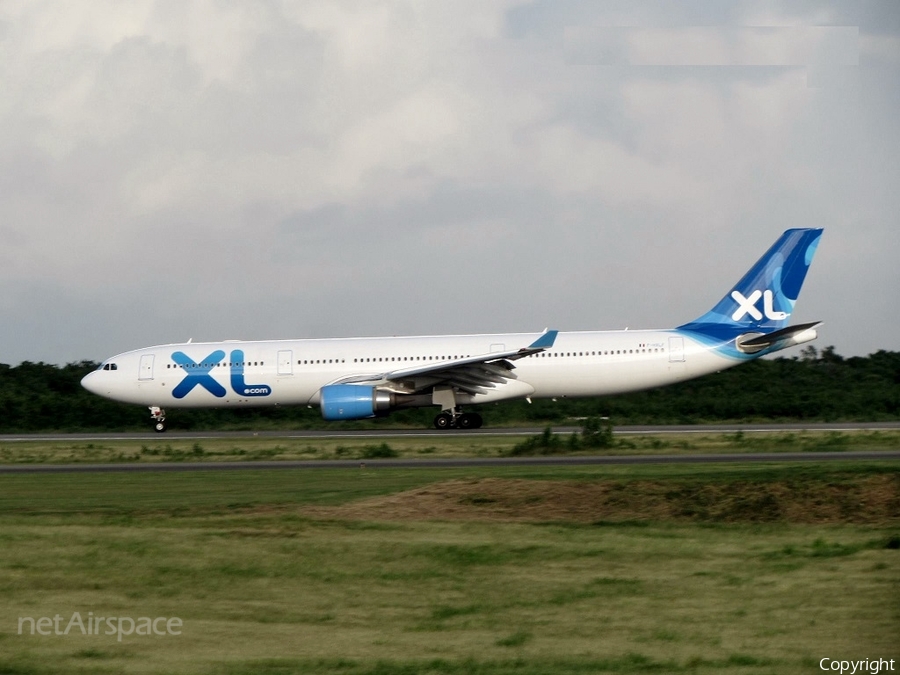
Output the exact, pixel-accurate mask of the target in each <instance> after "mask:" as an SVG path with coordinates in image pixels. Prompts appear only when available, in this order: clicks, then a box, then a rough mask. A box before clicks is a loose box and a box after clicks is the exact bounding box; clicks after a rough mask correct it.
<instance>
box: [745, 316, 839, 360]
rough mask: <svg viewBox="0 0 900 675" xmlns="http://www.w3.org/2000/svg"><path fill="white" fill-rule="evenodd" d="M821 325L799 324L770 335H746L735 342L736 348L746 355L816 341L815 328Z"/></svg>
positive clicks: (819, 322) (817, 323)
mask: <svg viewBox="0 0 900 675" xmlns="http://www.w3.org/2000/svg"><path fill="white" fill-rule="evenodd" d="M821 324H822V322H821V321H813V322H812V323H801V324H798V325H796V326H788V327H787V328H782V329H781V330H776V331H774V332H772V333H766V334H765V335H759V334H758V333H746V334H745V335H743V336H741V337H738V338H737V340H735V343H736V344H737V348H738V349H740V350H741V351H742V352H745V353H747V354H754V353H756V352H761V351H762V350H763V349H771V348H774V349H784V348H785V347H793V346H794V345H799V344H803V343H804V342H809V341H810V340H815V339H816V337H817V336H816V331H815V328H816V327H817V326H820V325H821Z"/></svg>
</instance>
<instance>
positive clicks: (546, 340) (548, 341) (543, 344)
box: [526, 330, 559, 350]
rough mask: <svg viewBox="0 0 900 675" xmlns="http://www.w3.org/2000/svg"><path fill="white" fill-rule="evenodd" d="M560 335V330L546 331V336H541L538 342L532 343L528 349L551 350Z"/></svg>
mask: <svg viewBox="0 0 900 675" xmlns="http://www.w3.org/2000/svg"><path fill="white" fill-rule="evenodd" d="M558 334H559V331H558V330H548V331H544V334H543V335H541V336H540V337H539V338H538V339H537V340H535V341H534V342H532V343H531V344H530V345H528V347H526V349H529V350H531V349H550V347H552V346H553V343H554V342H556V336H557V335H558Z"/></svg>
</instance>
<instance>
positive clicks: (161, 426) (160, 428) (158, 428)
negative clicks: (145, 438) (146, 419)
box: [153, 420, 166, 434]
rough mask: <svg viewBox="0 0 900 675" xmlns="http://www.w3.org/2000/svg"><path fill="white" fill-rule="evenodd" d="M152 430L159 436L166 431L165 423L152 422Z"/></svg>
mask: <svg viewBox="0 0 900 675" xmlns="http://www.w3.org/2000/svg"><path fill="white" fill-rule="evenodd" d="M153 428H154V429H155V430H156V433H158V434H161V433H162V432H164V431H165V430H166V423H165V422H163V421H162V420H160V421H159V422H154V424H153Z"/></svg>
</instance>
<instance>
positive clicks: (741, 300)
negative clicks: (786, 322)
mask: <svg viewBox="0 0 900 675" xmlns="http://www.w3.org/2000/svg"><path fill="white" fill-rule="evenodd" d="M731 297H732V298H733V299H734V301H735V302H736V303H737V304H738V308H737V309H736V310H735V312H734V314H732V315H731V320H732V321H740V320H741V319H743V318H744V317H745V316H746V315H747V314H749V315H750V316H751V318H752V319H753V320H754V321H762V318H763V313H765V315H766V318H767V319H769V320H770V321H781V320H782V319H786V318H787V316H788V315H787V312H778V311H776V310H775V294H774V293H773V292H772V291H766V292H765V293H763V292H762V291H753V292H752V293H751V294H750V297H749V298H745V297H744V295H743V293H741V292H740V291H732V292H731ZM760 298H762V299H763V311H762V312H760V311H759V309H757V307H756V303H757V302H759V299H760Z"/></svg>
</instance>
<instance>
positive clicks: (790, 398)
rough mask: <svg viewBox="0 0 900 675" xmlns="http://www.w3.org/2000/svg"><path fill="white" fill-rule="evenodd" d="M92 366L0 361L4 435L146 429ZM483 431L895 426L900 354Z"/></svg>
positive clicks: (287, 424)
mask: <svg viewBox="0 0 900 675" xmlns="http://www.w3.org/2000/svg"><path fill="white" fill-rule="evenodd" d="M97 365H98V364H96V363H94V362H91V361H81V362H79V363H70V364H67V365H65V366H56V365H52V364H46V363H31V362H27V361H26V362H23V363H21V364H20V365H18V366H8V365H4V364H0V433H18V432H36V431H52V430H58V431H128V430H144V429H147V428H149V425H150V418H149V413H148V411H147V409H146V408H143V407H141V406H135V405H124V404H120V403H115V402H113V401H108V400H106V399H103V398H99V397H97V396H94V395H93V394H90V393H88V392H87V391H85V390H84V389H82V388H81V386H80V381H81V378H82V377H84V375H86V374H87V373H88V372H90V371H91V370H94V369H95V368H96V367H97ZM435 412H436V409H435V408H421V409H416V410H401V411H397V412H394V413H392V414H391V415H390V416H389V417H388V418H387V419H385V420H378V421H374V422H370V421H366V422H344V423H340V424H342V425H345V426H348V427H354V426H356V427H360V426H371V425H372V424H387V425H392V424H402V425H413V426H429V425H430V424H431V420H432V418H433V416H434V414H435ZM479 412H481V413H482V414H483V416H484V417H485V420H486V423H487V424H489V425H497V424H515V423H524V424H529V425H534V424H542V425H543V424H564V423H571V422H572V419H573V418H588V417H608V418H610V420H611V421H612V423H613V424H615V425H622V424H695V423H697V424H699V423H704V422H725V421H729V422H730V421H744V422H752V421H757V420H759V421H765V420H777V421H825V422H829V421H882V420H897V419H900V352H890V351H884V350H881V351H878V352H875V353H874V354H870V355H869V356H865V357H851V358H844V357H842V356H840V355H839V354H837V353H836V352H835V350H834V347H826V348H825V349H823V350H821V351H818V350H816V349H815V348H814V347H807V348H805V349H804V350H802V351H801V352H800V355H799V356H795V357H791V358H776V359H758V360H755V361H751V362H750V363H746V364H743V365H741V366H740V367H738V368H733V369H730V370H726V371H723V372H721V373H715V374H712V375H707V376H705V377H702V378H699V379H696V380H691V381H689V382H683V383H680V384H676V385H673V386H669V387H662V388H659V389H652V390H649V391H644V392H638V393H634V394H625V395H620V396H609V397H603V398H588V399H567V398H562V399H558V400H556V401H552V400H541V399H536V400H535V401H534V403H533V404H529V403H528V402H527V401H508V402H504V403H497V404H492V405H487V406H481V407H480V409H479ZM169 422H170V425H171V428H174V429H197V430H201V429H264V428H296V429H301V428H314V427H320V426H322V427H324V426H334V424H333V423H326V422H324V421H323V420H322V418H321V416H320V415H319V411H318V409H310V408H307V407H306V406H278V407H271V408H258V409H240V410H175V409H173V410H170V411H169Z"/></svg>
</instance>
